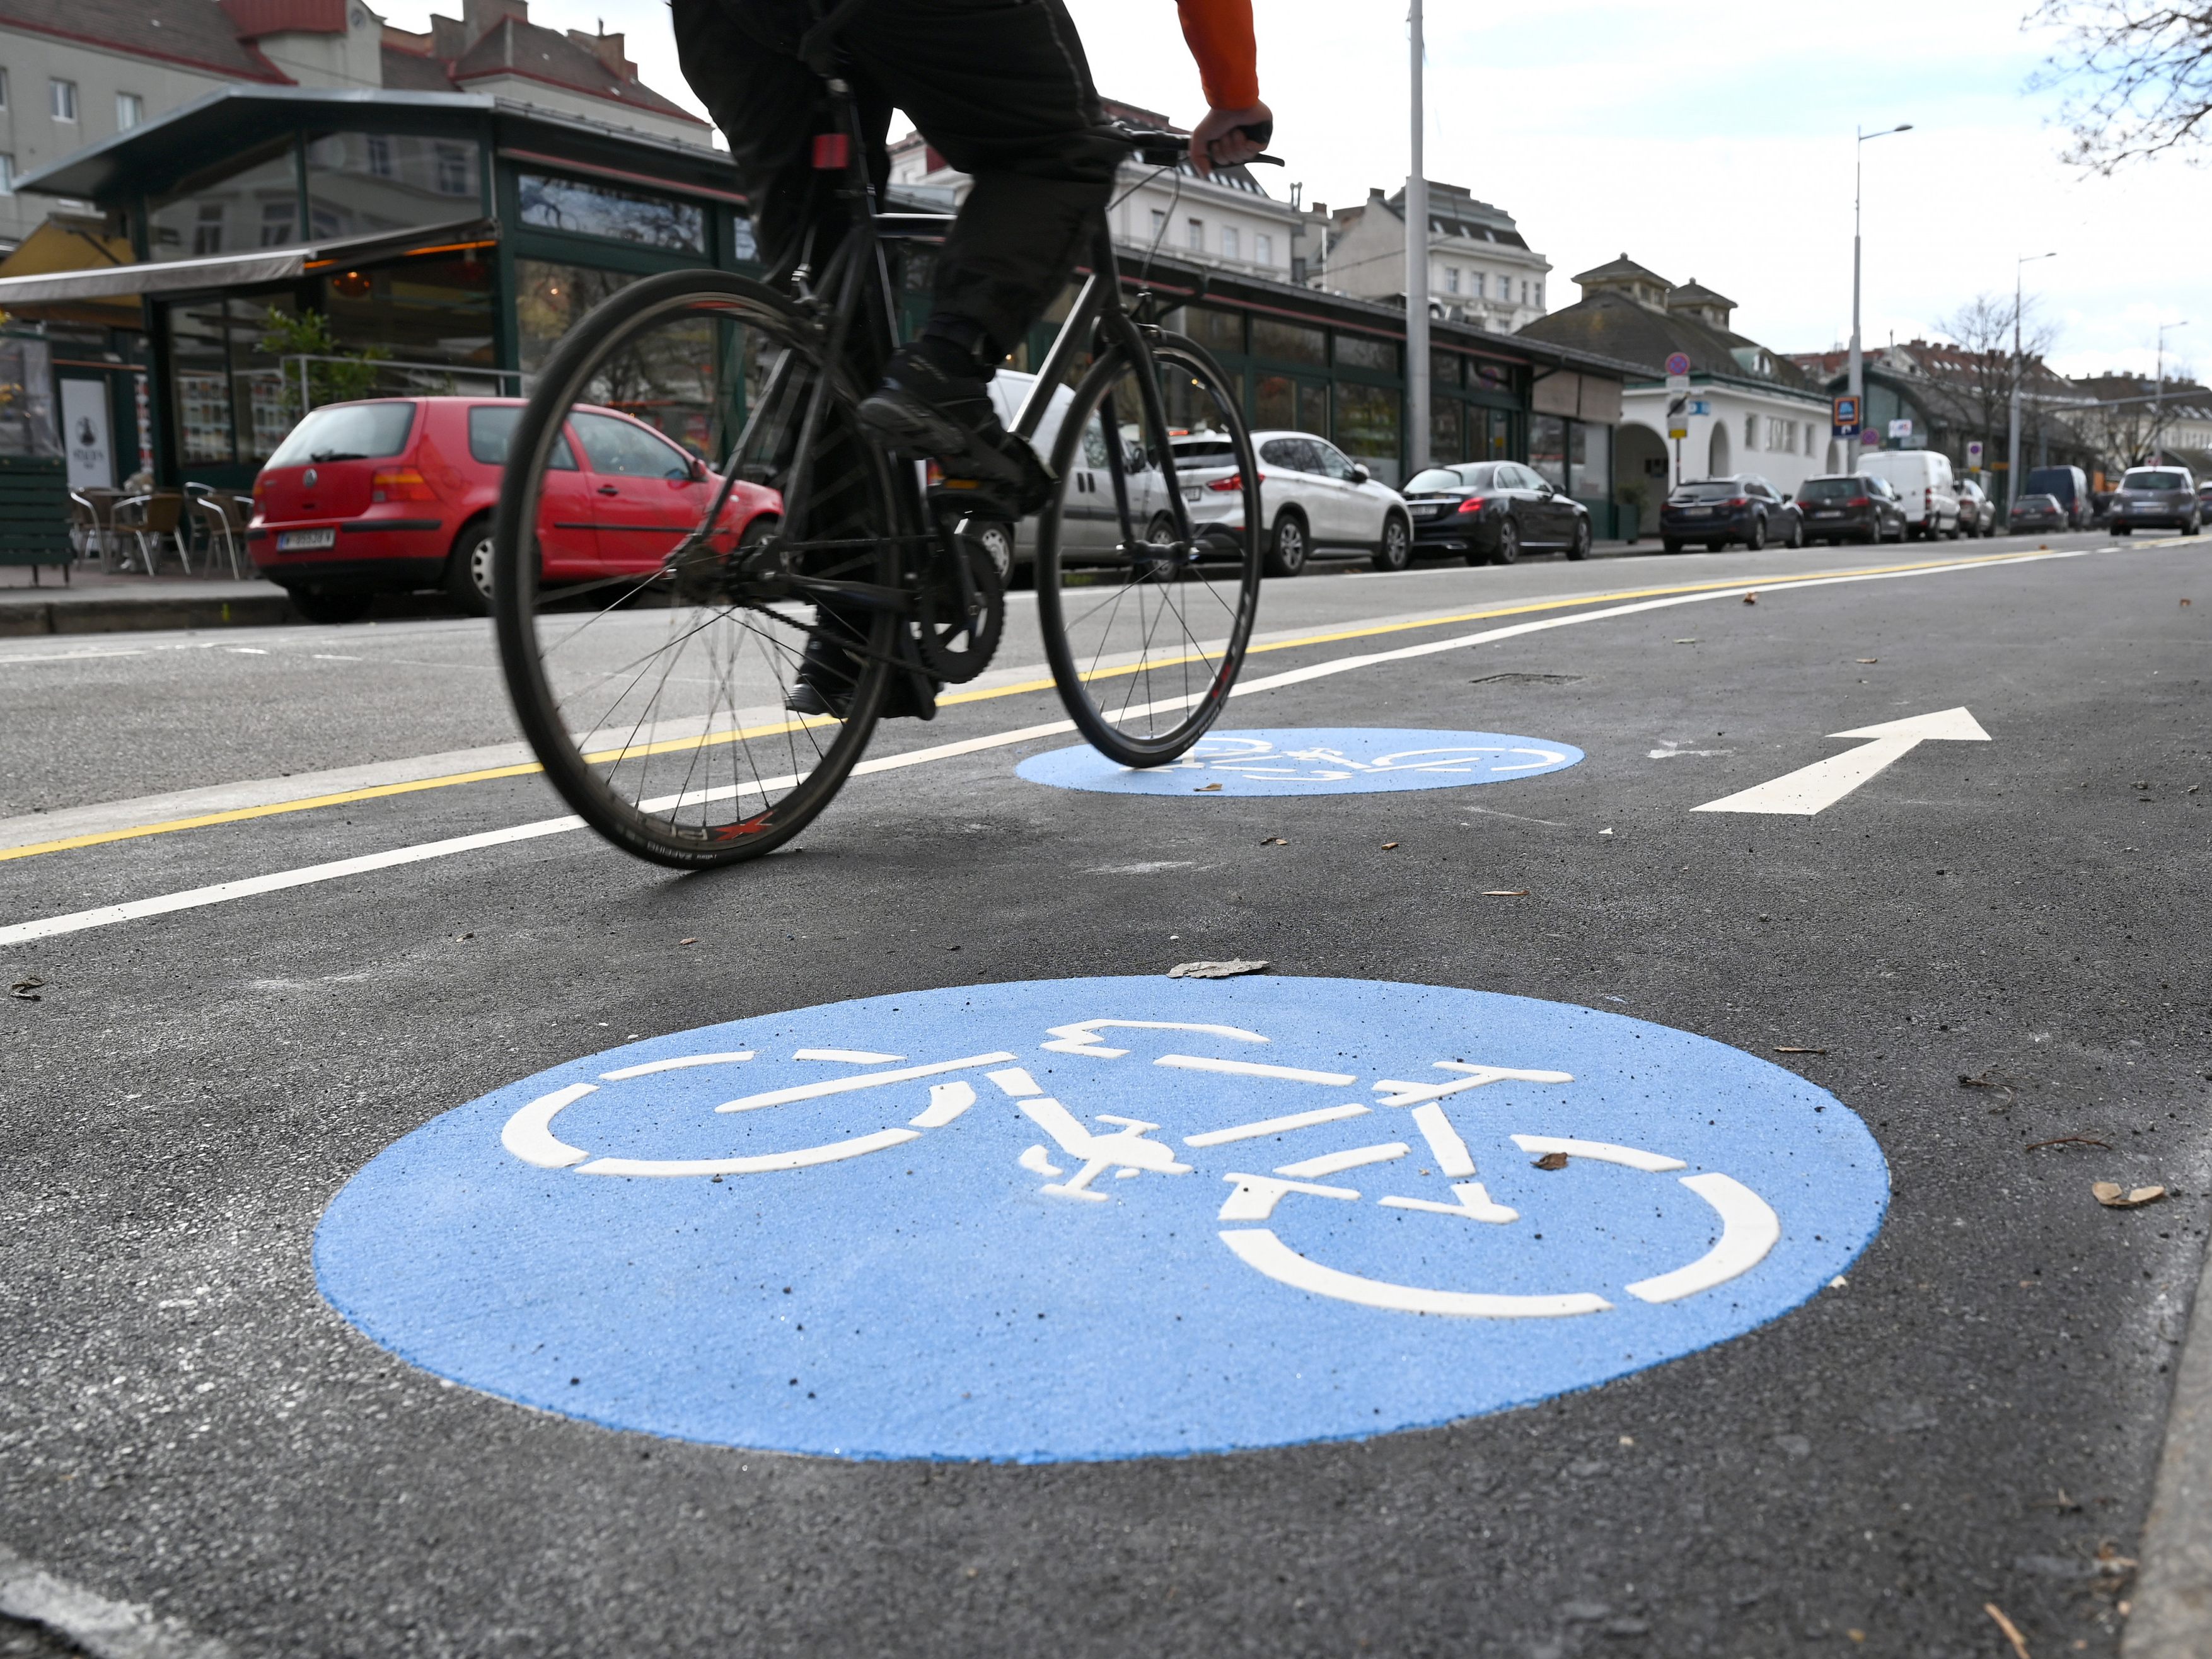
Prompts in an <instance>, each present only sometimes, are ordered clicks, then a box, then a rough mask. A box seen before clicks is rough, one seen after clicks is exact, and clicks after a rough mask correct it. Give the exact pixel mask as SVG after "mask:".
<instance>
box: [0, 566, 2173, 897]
mask: <svg viewBox="0 0 2212 1659" xmlns="http://www.w3.org/2000/svg"><path fill="white" fill-rule="evenodd" d="M2137 545H2139V546H2143V547H2159V546H2167V545H2171V544H2170V543H2166V542H2144V543H2139V544H2137ZM2099 551H2104V552H2116V551H2119V550H2118V549H2116V548H2106V549H2100V550H2099ZM2032 557H2033V553H2031V552H2027V551H2025V550H2023V551H2021V552H2016V553H1991V554H1987V555H1985V556H1983V557H1980V558H1969V559H1927V560H1922V561H1920V562H1916V563H1911V564H1887V565H1869V566H1867V567H1866V568H1863V569H1858V570H1811V571H1807V572H1806V573H1804V574H1802V575H1796V576H1761V577H1759V578H1757V579H1756V582H1757V585H1758V586H1761V587H1786V586H1790V584H1791V583H1794V582H1803V581H1813V580H1819V579H1820V578H1822V577H1837V576H1886V575H1897V574H1905V573H1907V572H1911V571H1915V570H1958V569H1968V568H1972V567H1974V566H1977V565H1988V564H2010V563H2013V562H2015V561H2018V560H2021V559H2027V558H2032ZM1742 586H1747V582H1746V580H1745V579H1744V578H1743V577H1741V576H1739V577H1736V578H1735V580H1730V581H1709V582H1680V583H1676V584H1674V585H1672V586H1662V587H1636V588H1626V589H1622V590H1620V591H1619V592H1611V593H1590V594H1579V595H1575V596H1573V597H1571V598H1565V599H1538V600H1534V601H1531V602H1530V603H1528V604H1526V605H1497V606H1492V607H1491V608H1489V609H1486V610H1482V611H1455V612H1453V613H1452V614H1451V615H1449V616H1444V617H1419V618H1417V619H1415V620H1413V621H1412V622H1395V623H1376V624H1375V625H1373V626H1370V627H1352V628H1342V629H1335V630H1334V631H1332V632H1330V633H1326V634H1304V635H1299V636H1298V637H1297V638H1296V639H1290V640H1271V641H1267V643H1266V644H1263V645H1255V646H1254V647H1252V651H1253V652H1254V653H1260V652H1267V651H1296V650H1300V649H1303V648H1304V647H1310V646H1316V645H1337V644H1341V643H1342V642H1343V641H1346V640H1365V639H1374V638H1376V637H1379V636H1380V635H1385V634H1403V633H1408V632H1412V631H1415V630H1418V629H1424V628H1451V627H1455V626H1456V625H1458V624H1459V623H1471V622H1486V621H1489V620H1491V619H1492V618H1494V617H1522V616H1528V615H1529V614H1531V613H1533V612H1535V611H1565V610H1571V609H1573V608H1575V607H1577V606H1579V605H1618V604H1620V603H1621V602H1622V601H1624V600H1630V599H1660V598H1664V597H1666V596H1668V595H1670V594H1676V593H1706V592H1713V591H1714V590H1716V589H1719V588H1729V587H1742ZM1189 660H1191V659H1189V658H1188V657H1179V658H1176V659H1172V660H1171V661H1169V662H1165V663H1163V662H1158V661H1151V662H1146V663H1139V664H1132V665H1128V666H1127V667H1124V668H1119V669H1109V670H1104V671H1101V672H1099V673H1097V674H1095V675H1086V676H1085V678H1086V679H1103V678H1109V677H1111V676H1113V675H1117V674H1133V673H1136V672H1138V671H1140V670H1141V669H1145V668H1160V667H1169V666H1173V665H1175V664H1176V663H1180V662H1185V661H1189ZM1052 689H1053V682H1052V681H1051V680H1050V679H1049V678H1046V679H1038V680H1024V681H1022V682H1020V683H1019V684H1014V685H996V686H993V687H991V688H990V689H989V690H981V691H957V692H954V693H953V694H952V695H951V696H945V697H939V699H938V700H937V701H938V706H939V708H950V707H952V706H954V705H956V704H961V703H972V702H992V701H994V700H995V699H997V698H1000V697H1017V696H1029V695H1031V694H1033V693H1036V692H1039V691H1049V690H1052ZM815 723H816V722H814V721H811V720H782V721H778V722H776V723H775V724H773V725H769V726H749V727H746V728H745V729H744V730H742V731H735V732H718V733H716V734H715V735H714V736H713V737H711V738H706V737H702V738H670V739H668V740H667V741H666V742H665V743H660V744H651V745H641V746H639V747H638V748H636V749H633V750H627V751H623V750H605V752H603V753H595V754H593V755H592V756H590V757H588V758H590V759H592V760H611V759H613V758H615V757H616V756H617V754H619V753H624V752H627V753H629V754H647V753H659V752H661V751H664V750H671V749H682V748H685V747H704V746H706V745H707V744H723V743H734V742H736V741H738V739H740V738H755V737H769V736H774V735H775V734H776V733H779V732H791V731H797V730H798V729H799V728H800V727H801V726H807V725H811V724H815ZM542 771H544V768H543V767H541V766H540V765H538V763H537V762H535V761H524V762H520V763H517V764H515V765H513V766H492V767H486V768H484V769H482V770H479V771H474V772H453V773H448V774H447V775H443V776H441V777H435V778H416V779H413V780H410V781H408V782H405V783H380V784H374V785H371V786H369V787H367V788H362V789H346V790H341V791H338V792H337V793H333V794H328V795H309V796H306V797H304V798H302V799H299V800H287V801H273V802H271V803H270V804H269V805H265V806H240V807H234V808H233V809H231V810H230V811H222V812H205V813H202V814H200V815H198V816H197V817H188V818H170V819H168V820H167V821H165V822H163V823H140V824H133V825H131V826H130V827H128V828H126V829H102V830H99V831H97V832H95V833H94V834H91V835H84V836H66V837H64V838H63V839H62V840H59V841H46V842H36V843H34V844H33V845H32V846H29V847H12V848H5V849H0V864H4V863H6V862H8V861H9V860H12V859H27V858H36V857H39V856H40V855H41V854H46V853H67V852H73V851H75V850H76V849H77V848H85V847H100V846H105V845H106V844H107V843H108V842H118V841H137V840H141V839H143V838H144V837H146V836H169V835H174V834H176V833H177V832H178V831H179V830H181V829H212V828H214V827H215V826H216V825H217V824H223V823H248V822H251V821H252V820H253V819H255V818H268V817H279V816H281V815H282V814H284V813H287V812H312V811H321V810H322V809H324V808H325V807H331V806H349V805H353V804H355V803H356V802H357V801H365V800H381V799H386V797H389V796H392V795H412V794H417V793H421V792H422V791H423V790H426V789H451V788H454V787H458V786H459V785H462V784H469V783H489V782H492V781H495V780H496V779H500V778H522V777H529V776H531V775H532V774H535V773H538V772H542Z"/></svg>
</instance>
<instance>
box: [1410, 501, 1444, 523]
mask: <svg viewBox="0 0 2212 1659" xmlns="http://www.w3.org/2000/svg"><path fill="white" fill-rule="evenodd" d="M1443 510H1444V509H1443V504H1442V503H1441V502H1437V501H1431V502H1429V503H1428V504H1427V505H1425V506H1423V507H1415V508H1414V509H1413V516H1414V517H1415V518H1417V519H1433V518H1435V517H1436V516H1437V514H1438V513H1442V512H1443Z"/></svg>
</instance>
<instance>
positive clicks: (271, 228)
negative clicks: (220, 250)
mask: <svg viewBox="0 0 2212 1659" xmlns="http://www.w3.org/2000/svg"><path fill="white" fill-rule="evenodd" d="M297 217H298V213H297V210H296V206H295V203H294V201H293V199H292V197H290V196H289V195H287V196H285V197H283V198H282V199H281V200H278V201H274V202H264V203H263V204H261V246H264V247H289V246H291V244H292V237H293V231H292V226H293V222H294V221H295V219H296V218H297ZM211 251H213V250H211Z"/></svg>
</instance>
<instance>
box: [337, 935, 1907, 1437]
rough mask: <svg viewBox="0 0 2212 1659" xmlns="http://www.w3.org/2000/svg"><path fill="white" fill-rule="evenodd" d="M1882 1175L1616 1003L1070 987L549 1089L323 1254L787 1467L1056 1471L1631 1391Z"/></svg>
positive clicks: (1842, 1115)
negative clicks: (778, 1452) (887, 1460)
mask: <svg viewBox="0 0 2212 1659" xmlns="http://www.w3.org/2000/svg"><path fill="white" fill-rule="evenodd" d="M608 1060H622V1061H623V1063H621V1064H612V1065H610V1064H605V1063H604V1062H605V1061H608ZM1886 1191H1887V1176H1886V1171H1885V1170H1884V1168H1883V1165H1882V1164H1881V1156H1880V1153H1879V1152H1878V1151H1877V1150H1876V1149H1875V1147H1874V1145H1873V1142H1872V1140H1871V1138H1870V1137H1869V1135H1868V1134H1867V1133H1866V1131H1865V1128H1864V1127H1863V1125H1862V1124H1860V1123H1859V1121H1858V1120H1857V1118H1856V1117H1855V1116H1854V1115H1851V1114H1850V1113H1849V1112H1848V1111H1846V1110H1845V1109H1844V1108H1843V1107H1842V1106H1841V1105H1840V1104H1838V1103H1834V1102H1833V1101H1832V1100H1831V1099H1830V1098H1829V1097H1826V1095H1824V1094H1822V1093H1821V1092H1820V1091H1818V1090H1815V1089H1813V1088H1812V1087H1811V1086H1810V1085H1806V1084H1804V1083H1803V1082H1802V1079H1797V1078H1796V1077H1795V1076H1793V1075H1792V1074H1790V1073H1786V1072H1783V1071H1781V1070H1780V1069H1779V1068H1778V1067H1774V1066H1770V1065H1767V1064H1766V1063H1765V1062H1764V1061H1760V1060H1755V1059H1753V1058H1752V1057H1751V1056H1748V1055H1744V1054H1740V1053H1739V1052H1737V1051H1735V1050H1731V1049H1728V1048H1723V1047H1722V1046H1721V1045H1719V1044H1717V1043H1712V1042H1708V1041H1706V1040H1705V1039H1702V1038H1698V1037H1694V1036H1690V1035H1689V1034H1687V1033H1683V1032H1679V1031H1673V1030H1668V1028H1665V1027H1661V1026H1655V1025H1650V1024H1644V1023H1643V1022H1640V1021H1635V1020H1631V1019H1628V1018H1625V1017H1622V1016H1618V1015H1609V1014H1604V1013H1601V1012H1596V1011H1593V1010H1589V1009H1580V1008H1573V1007H1571V1006H1563V1005H1556V1004H1545V1003H1536V1002H1531V1001H1528V1000H1524V999H1517V998H1506V997H1497V996H1492V995H1488V994H1482V993H1475V992H1466V991H1454V990H1449V989H1445V988H1443V987H1417V986H1395V985H1389V984H1385V983H1383V982H1377V981H1343V980H1287V981H1213V982H1208V981H1197V982H1192V981H1158V980H1151V979H1145V980H1091V981H1085V980H1077V981H1037V982H1034V983H1030V984H1025V985H1015V986H996V987H975V988H972V989H967V990H956V991H939V992H932V993H921V994H910V995H903V996H897V997H889V998H878V999H872V1000H868V1001H864V1002H860V1003H851V1004H842V1005H830V1006H827V1007H823V1008H816V1009H810V1010H803V1011H799V1012H798V1013H795V1014H790V1015H782V1016H771V1017H768V1018H763V1019H759V1020H750V1021H740V1022H735V1023H732V1024H730V1025H726V1026H720V1027H710V1028H707V1029H706V1030H702V1031H699V1032H692V1033H686V1034H684V1035H683V1036H678V1037H673V1038H664V1039H659V1040H658V1041H657V1042H653V1043H646V1044H640V1045H636V1046H635V1048H632V1049H624V1050H617V1051H613V1053H611V1054H608V1055H604V1056H598V1057H594V1058H593V1059H592V1060H589V1061H586V1062H582V1063H580V1065H579V1066H574V1067H562V1068H558V1069H557V1070H556V1072H555V1073H549V1074H547V1075H546V1076H545V1077H544V1078H542V1079H531V1080H526V1082H525V1083H523V1084H520V1085H513V1087H511V1088H509V1089H507V1090H503V1091H499V1092H497V1093H495V1095H493V1096H489V1097H486V1098H485V1099H484V1100H482V1101H479V1102H477V1103H472V1104H471V1106H468V1107H464V1108H461V1109H459V1110H457V1111H455V1112H453V1113H450V1114H448V1115H447V1116H446V1117H444V1118H441V1119H439V1120H436V1121H434V1122H433V1123H431V1124H429V1125H428V1126H426V1127H425V1128H423V1129H422V1130H419V1131H417V1132H416V1133H415V1134H414V1135H411V1136H409V1137H407V1138H406V1139H404V1140H402V1141H401V1142H399V1143H398V1145H396V1146H394V1147H392V1149H390V1150H389V1151H387V1152H386V1153H385V1154H383V1155H382V1156H381V1157H380V1158H379V1159H377V1160H376V1161H375V1162H374V1163H373V1164H371V1165H370V1166H369V1167H368V1170H364V1171H363V1172H362V1175H361V1176H357V1177H356V1181H355V1182H353V1183H352V1184H351V1185H349V1187H348V1188H346V1190H345V1191H344V1192H343V1193H342V1194H340V1196H339V1198H338V1199H337V1200H335V1201H334V1202H333V1204H332V1206H331V1211H330V1212H329V1214H328V1215H327V1216H326V1218H325V1222H324V1225H323V1227H322V1230H321V1232H320V1235H319V1240H318V1250H317V1260H318V1268H319V1273H320V1275H321V1278H322V1280H323V1284H324V1287H325V1293H326V1295H328V1296H329V1297H330V1298H331V1301H332V1302H333V1303H334V1304H336V1305H337V1306H338V1307H339V1308H340V1310H342V1311H343V1312H345V1313H346V1314H347V1315H348V1316H349V1317H351V1318H353V1319H354V1321H355V1322H356V1323H357V1324H359V1325H361V1326H362V1328H364V1329H365V1330H367V1331H368V1333H369V1334H371V1335H373V1336H374V1337H376V1338H377V1339H378V1340H381V1341H384V1342H386V1344H387V1345H388V1346H392V1347H393V1348H395V1349H397V1350H398V1352H402V1353H403V1354H405V1355H407V1356H408V1357H409V1358H413V1359H415V1360H416V1361H417V1363H420V1364H425V1365H426V1366H428V1368H429V1369H432V1370H437V1371H439V1372H441V1374H443V1375H446V1376H451V1377H453V1378H454V1380H456V1381H460V1382H465V1383H471V1384H473V1385H475V1386H477V1387H480V1388H483V1389H487V1390H489V1391H490V1392H492V1393H495V1394H499V1395H503V1396H506V1397H508V1398H512V1399H517V1400H522V1401H527V1402H528V1403H531V1404H534V1405H542V1406H547V1407H551V1408H553V1409H556V1410H562V1411H566V1412H568V1413H571V1414H574V1415H578V1416H583V1417H587V1418H591V1419H594V1420H597V1421H600V1422H603V1423H608V1424H610V1425H615V1426H622V1427H631V1428H641V1429H646V1430H648V1431H657V1432H661V1433H668V1434H676V1435H680V1436H684V1437H694V1438H700V1439H705V1440H713V1441H718V1442H721V1443H732V1444H739V1445H746V1446H757V1447H762V1448H763V1449H787V1450H798V1451H815V1452H827V1453H830V1454H833V1455H847V1456H854V1455H859V1456H926V1457H927V1456H939V1457H942V1456H954V1457H999V1458H1015V1459H1025V1460H1049V1459H1054V1458H1066V1457H1099V1456H1116V1455H1145V1454H1156V1453H1177V1452H1188V1451H1194V1450H1203V1449H1226V1448H1231V1447H1237V1446H1250V1445H1265V1444H1279V1443H1285V1442H1288V1441H1296V1440H1306V1439H1316V1438H1327V1437H1339V1436H1343V1435H1348V1434H1364V1433H1372V1432H1376V1431H1378V1430H1383V1429H1389V1428H1399V1427H1406V1426H1412V1425H1417V1424H1421V1423H1432V1422H1439V1421H1443V1420H1448V1419H1450V1418H1452V1417H1456V1416H1463V1415H1468V1414H1471V1413H1475V1412H1479V1411H1485V1410H1493V1409H1497V1408H1498V1407H1501V1406H1504V1405H1510V1404H1515V1403H1520V1402H1522V1401H1527V1400H1531V1399H1537V1398H1542V1397H1544V1396H1545V1395H1549V1394H1554V1393H1558V1392H1560V1391H1561V1390H1562V1389H1569V1388H1576V1387H1582V1386H1587V1385H1588V1384H1589V1383H1595V1382H1600V1381H1603V1380H1604V1379H1605V1378H1606V1377H1607V1376H1616V1375H1619V1374H1620V1373H1621V1372H1622V1371H1625V1370H1636V1369H1640V1368H1641V1367H1642V1366H1644V1365H1646V1364H1654V1363H1656V1362H1657V1361H1659V1360H1661V1359H1664V1358H1672V1357H1674V1356H1675V1355H1677V1354H1680V1353H1683V1352H1689V1351H1691V1350H1692V1349H1694V1348H1697V1347H1701V1346H1706V1345H1707V1344H1709V1343H1711V1342H1713V1341H1717V1340H1725V1339H1726V1338H1728V1337H1729V1336H1734V1335H1736V1334H1741V1332H1743V1331H1745V1330H1747V1329H1749V1328H1751V1327H1753V1326H1754V1325H1756V1324H1759V1323H1761V1322H1765V1320H1768V1319H1771V1318H1772V1317H1774V1316H1777V1315H1778V1314H1779V1313H1781V1312H1784V1311H1786V1310H1788V1309H1789V1308H1790V1307H1791V1306H1794V1305H1796V1304H1797V1303H1799V1302H1801V1301H1802V1300H1803V1299H1804V1298H1805V1297H1808V1296H1809V1295H1811V1294H1812V1293H1814V1291H1817V1290H1818V1289H1819V1288H1820V1286H1821V1285H1826V1283H1828V1282H1829V1280H1830V1279H1832V1277H1833V1276H1834V1275H1835V1274H1836V1273H1839V1272H1840V1271H1841V1270H1842V1268H1843V1267H1844V1265H1845V1264H1847V1263H1848V1261H1850V1258H1851V1257H1852V1256H1853V1255H1856V1253H1857V1250H1858V1249H1860V1248H1862V1247H1863V1244H1864V1243H1865V1241H1866V1239H1867V1238H1868V1237H1869V1236H1870V1235H1871V1233H1872V1231H1873V1229H1874V1227H1875V1225H1878V1222H1879V1218H1880V1215H1881V1207H1882V1203H1883V1200H1884V1196H1885V1194H1886ZM525 1287H526V1288H525ZM787 1287H788V1288H787ZM587 1379H588V1380H587ZM802 1383H804V1388H803V1389H802Z"/></svg>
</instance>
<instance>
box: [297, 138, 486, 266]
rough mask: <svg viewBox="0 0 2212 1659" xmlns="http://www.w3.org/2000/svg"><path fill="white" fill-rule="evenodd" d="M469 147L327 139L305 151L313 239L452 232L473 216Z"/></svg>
mask: <svg viewBox="0 0 2212 1659" xmlns="http://www.w3.org/2000/svg"><path fill="white" fill-rule="evenodd" d="M480 199H481V197H480V193H479V191H478V188H477V151H476V149H475V147H474V146H473V145H469V144H455V143H438V142H435V141H434V140H431V139H428V138H422V137H415V136H414V135H412V134H410V133H385V132H326V133H325V134H323V135H322V136H321V137H318V138H313V139H310V140H309V141H308V143H307V211H308V213H309V214H310V215H311V216H312V218H311V220H310V222H311V223H312V224H313V227H314V234H315V238H316V240H319V241H327V240H334V239H337V238H341V237H352V236H373V235H375V234H378V233H379V232H381V231H387V230H407V229H410V228H416V227H418V226H424V225H437V224H450V223H451V222H453V221H454V220H455V219H459V218H465V217H466V216H469V215H471V214H472V213H474V212H475V211H476V210H477V202H478V201H479V200H480Z"/></svg>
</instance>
